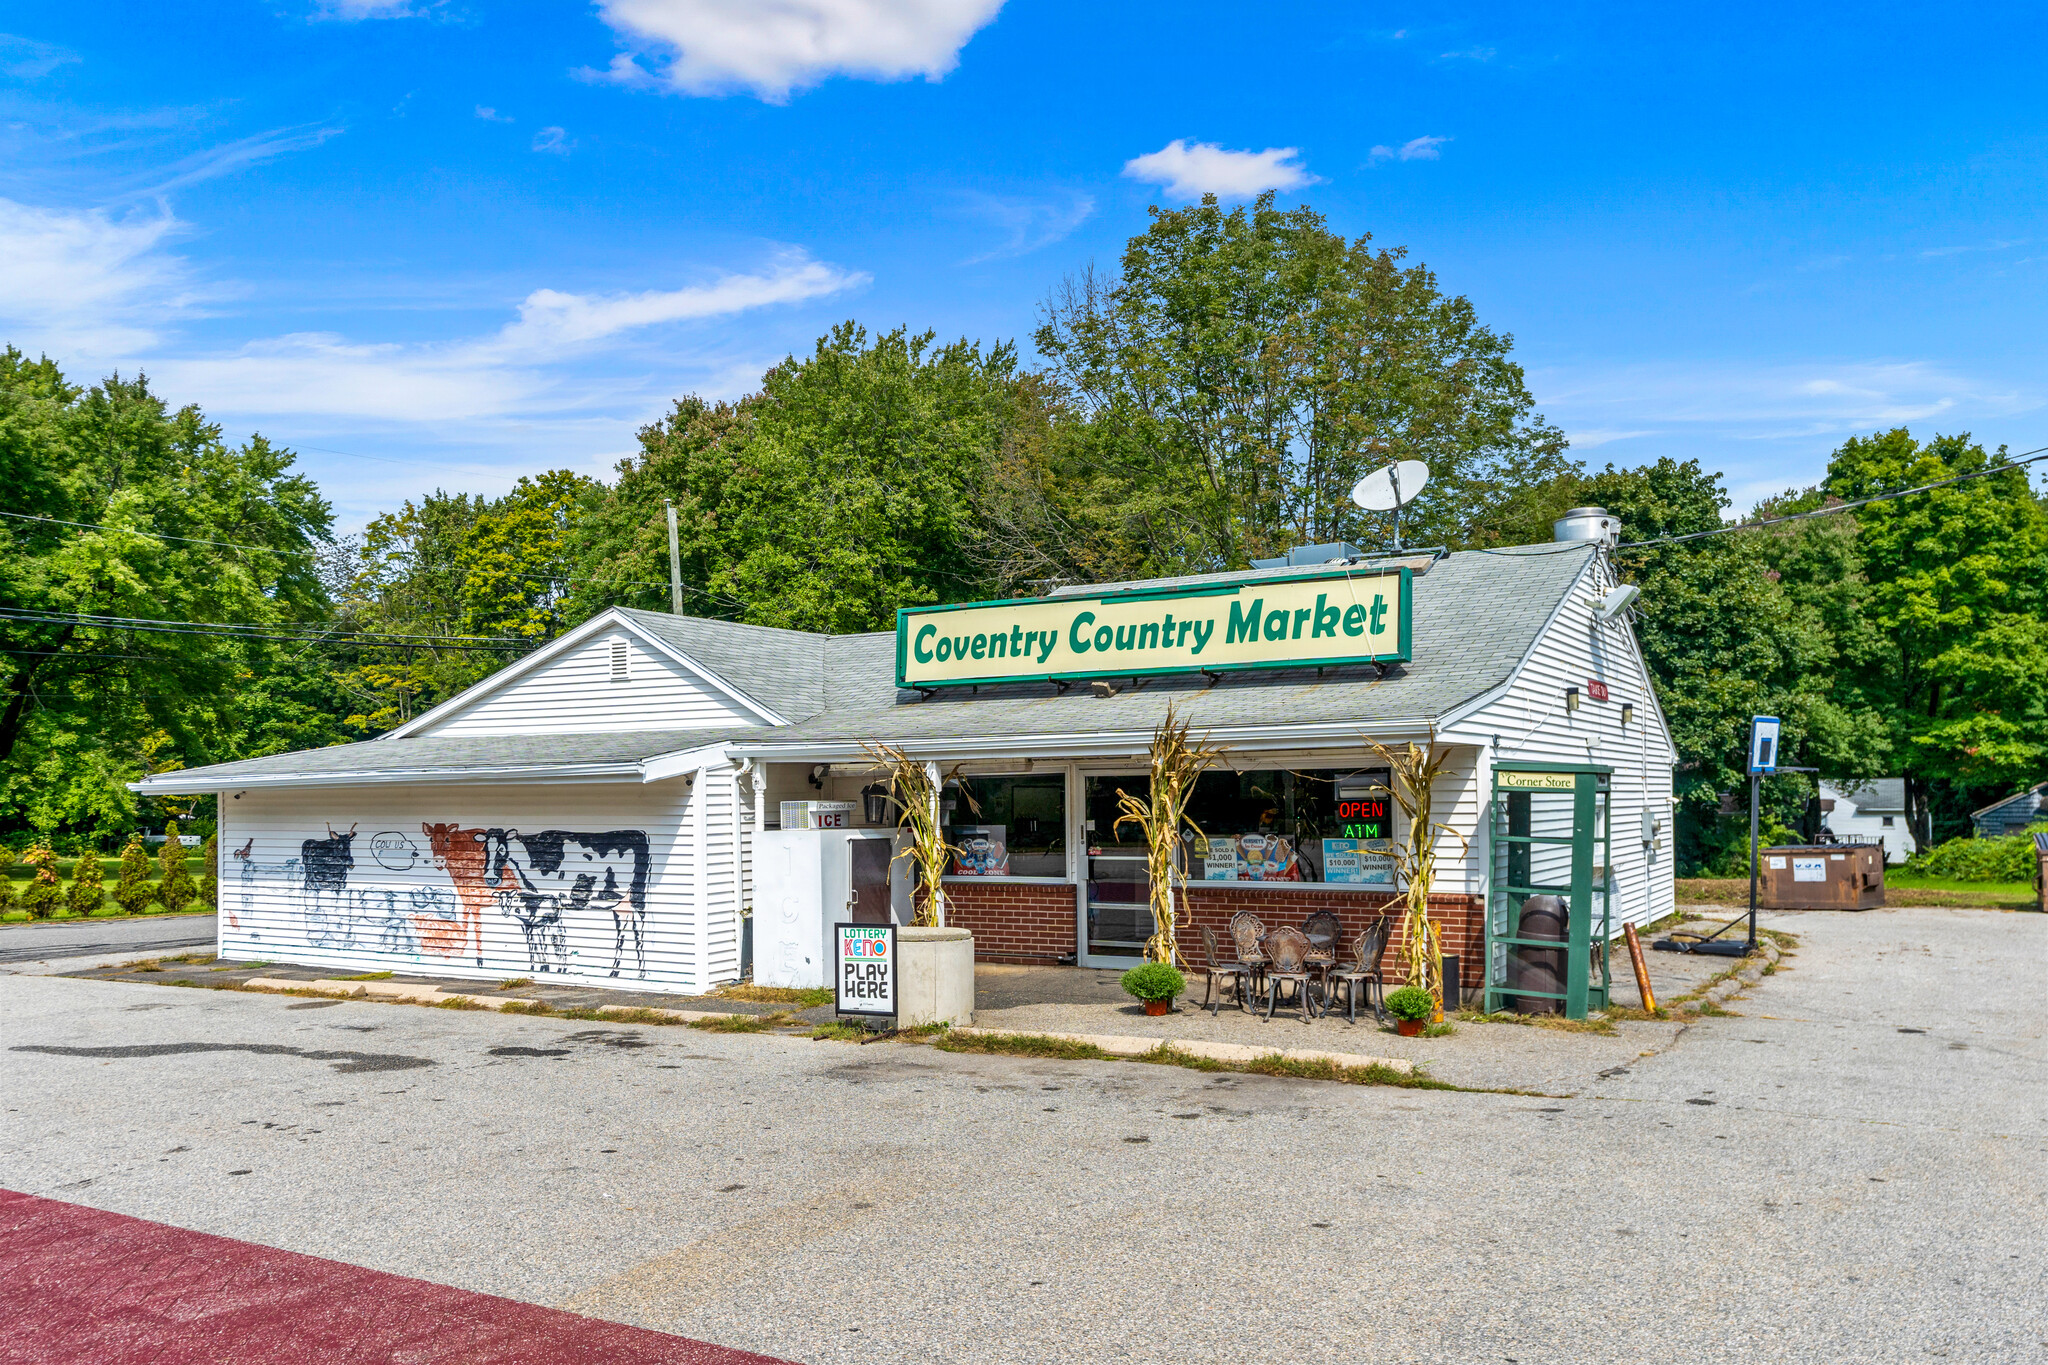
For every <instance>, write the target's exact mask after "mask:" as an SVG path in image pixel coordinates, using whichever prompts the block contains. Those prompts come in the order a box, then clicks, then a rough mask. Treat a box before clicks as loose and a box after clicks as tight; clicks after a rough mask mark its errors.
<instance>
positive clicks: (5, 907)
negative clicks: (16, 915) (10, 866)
mask: <svg viewBox="0 0 2048 1365" xmlns="http://www.w3.org/2000/svg"><path fill="white" fill-rule="evenodd" d="M16 908H17V907H16V906H15V903H14V878H12V877H6V876H0V915H8V914H12V913H13V912H14V911H15V909H16Z"/></svg>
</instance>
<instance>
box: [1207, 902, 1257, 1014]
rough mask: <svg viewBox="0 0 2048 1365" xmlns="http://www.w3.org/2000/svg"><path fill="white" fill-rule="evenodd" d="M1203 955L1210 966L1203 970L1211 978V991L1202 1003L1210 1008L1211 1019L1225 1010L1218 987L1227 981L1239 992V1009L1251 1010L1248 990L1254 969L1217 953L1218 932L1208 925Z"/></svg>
mask: <svg viewBox="0 0 2048 1365" xmlns="http://www.w3.org/2000/svg"><path fill="white" fill-rule="evenodd" d="M1202 954H1203V957H1204V959H1205V961H1206V962H1207V964H1208V965H1207V966H1205V967H1204V968H1203V969H1202V970H1203V971H1204V972H1206V973H1207V974H1208V977H1209V990H1208V993H1207V994H1206V995H1204V996H1203V997H1202V1003H1203V1004H1204V1005H1206V1006H1208V1008H1209V1015H1210V1017H1211V1018H1214V1017H1215V1015H1216V1012H1217V1011H1218V1010H1220V1009H1222V1008H1223V1002H1222V1000H1220V999H1218V998H1217V994H1216V987H1217V985H1218V984H1219V983H1221V982H1226V981H1227V982H1229V983H1230V984H1231V986H1232V987H1233V988H1234V989H1235V990H1236V991H1237V1007H1238V1008H1239V1009H1241V1010H1249V1009H1250V1008H1251V1000H1250V997H1249V995H1248V994H1247V990H1248V988H1249V986H1250V984H1251V979H1252V975H1253V972H1252V969H1251V967H1250V965H1249V964H1247V963H1243V962H1239V961H1236V960H1235V959H1232V958H1225V957H1223V956H1222V955H1221V954H1219V953H1218V952H1217V951H1216V931H1215V930H1214V929H1211V928H1210V927H1209V926H1208V925H1206V924H1205V925H1203V926H1202Z"/></svg>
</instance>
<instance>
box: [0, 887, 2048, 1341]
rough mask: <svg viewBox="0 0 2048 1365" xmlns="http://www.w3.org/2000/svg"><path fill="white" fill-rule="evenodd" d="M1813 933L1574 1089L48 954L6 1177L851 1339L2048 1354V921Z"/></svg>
mask: <svg viewBox="0 0 2048 1365" xmlns="http://www.w3.org/2000/svg"><path fill="white" fill-rule="evenodd" d="M1788 927H1791V928H1793V929H1794V931H1795V932H1797V933H1798V934H1799V935H1800V936H1801V939H1802V943H1801V947H1800V950H1799V952H1798V954H1797V955H1796V956H1795V957H1794V958H1792V959H1791V960H1790V962H1788V963H1787V964H1786V965H1787V968H1788V969H1787V970H1783V971H1780V972H1778V973H1777V974H1775V975H1773V976H1771V977H1768V978H1766V979H1765V981H1764V982H1763V984H1762V985H1761V986H1760V987H1759V988H1758V989H1757V990H1755V991H1754V992H1752V993H1751V994H1750V995H1749V996H1748V997H1746V998H1744V999H1741V1000H1738V1001H1736V1002H1734V1003H1733V1004H1732V1005H1731V1006H1730V1008H1731V1009H1732V1010H1734V1011H1736V1012H1737V1013H1736V1014H1735V1015H1734V1016H1732V1017H1726V1018H1707V1019H1702V1020H1700V1021H1698V1022H1696V1023H1694V1024H1692V1025H1690V1026H1689V1027H1686V1028H1684V1029H1683V1030H1682V1031H1679V1032H1678V1035H1677V1036H1676V1037H1675V1038H1674V1039H1673V1040H1672V1041H1671V1042H1670V1043H1669V1044H1668V1045H1666V1046H1663V1047H1661V1048H1659V1049H1655V1050H1654V1055H1652V1056H1648V1057H1640V1058H1637V1059H1636V1060H1635V1061H1633V1062H1632V1063H1630V1064H1628V1065H1625V1066H1621V1067H1618V1068H1617V1067H1614V1066H1612V1065H1611V1064H1603V1065H1602V1066H1601V1067H1599V1068H1598V1069H1597V1070H1596V1069H1594V1068H1592V1067H1591V1066H1590V1065H1588V1066H1587V1067H1586V1068H1585V1069H1584V1075H1583V1080H1582V1081H1581V1082H1579V1083H1575V1084H1574V1085H1572V1086H1568V1087H1563V1088H1560V1089H1558V1090H1557V1094H1558V1095H1559V1096H1560V1097H1559V1098H1536V1097H1528V1096H1518V1095H1506V1094H1485V1093H1446V1092H1436V1091H1418V1090H1404V1089H1388V1088H1376V1087H1374V1088H1368V1087H1353V1086H1340V1085H1332V1084H1322V1083H1313V1082H1301V1081H1293V1080H1285V1079H1277V1078H1267V1077H1258V1076H1246V1075H1237V1074H1223V1075H1212V1074H1204V1073H1200V1072H1193V1071H1185V1070H1180V1069H1177V1068H1169V1067H1157V1066H1147V1065H1143V1064H1139V1063H1127V1062H1057V1061H1043V1060H1020V1059H1011V1058H1003V1057H993V1056H971V1055H950V1054H945V1053H940V1052H936V1051H934V1050H932V1049H929V1048H923V1047H913V1046H907V1045H900V1044H886V1043H885V1044H875V1045H872V1046H868V1047H856V1046H854V1045H851V1044H844V1043H813V1042H809V1041H806V1040H802V1039H797V1038H791V1037H784V1036H767V1035H751V1036H750V1035H715V1034H703V1033H698V1032H695V1031H691V1030H686V1029H681V1028H657V1027H639V1026H628V1025H617V1026H613V1025H600V1024H593V1023H590V1022H579V1021H569V1020H551V1019H546V1018H531V1017H512V1016H500V1015H495V1014H481V1013H458V1012H452V1011H443V1010H429V1009H421V1008H416V1007H411V1006H402V1005H387V1004H374V1003H368V1002H328V1001H312V1000H294V999H289V998H285V997H263V996H255V995H246V994H235V993H229V992H212V991H200V990H193V989H177V988H171V987H165V986H142V985H132V984H117V983H110V982H99V981H81V980H67V979H61V978H52V977H46V976H26V975H22V976H8V977H4V978H0V1023H4V1031H5V1034H6V1044H5V1045H6V1047H8V1048H9V1049H10V1051H9V1052H8V1053H7V1056H6V1066H5V1068H4V1071H0V1101H4V1111H5V1112H4V1113H0V1149H4V1151H5V1154H6V1156H5V1159H6V1171H7V1175H6V1178H5V1179H4V1180H0V1184H4V1185H5V1186H7V1187H9V1188H12V1189H16V1190H20V1191H24V1192H28V1193H33V1194H38V1195H44V1196H48V1197H51V1198H55V1199H60V1200H68V1201H72V1202H76V1203H81V1204H86V1205H90V1206H93V1207H96V1208H100V1209H105V1210H109V1211H112V1212H117V1213H124V1214H129V1215H133V1216H136V1217H141V1218H147V1219H153V1220H157V1221H160V1222H165V1223H170V1224H174V1225H176V1226H179V1227H183V1228H190V1229H195V1230H199V1231H204V1232H210V1233H218V1234H222V1235H225V1236H231V1237H237V1238H243V1239H248V1240H251V1241H254V1242H258V1243H262V1244H265V1245H268V1246H274V1247H278V1248H282V1249H285V1250H290V1251H298V1252H304V1253H309V1254H313V1255H319V1256H326V1257H333V1258H337V1259H340V1260H343V1261H348V1262H351V1263H354V1264H357V1265H361V1266H364V1267H368V1268H372V1269H377V1270H383V1271H389V1272H393V1273H398V1274H404V1275H410V1276H416V1277H419V1278H422V1279H427V1280H432V1281H436V1282H439V1283H443V1284H448V1285H454V1286H458V1287H461V1288H467V1289H475V1290H480V1291H484V1292H489V1293H495V1294H501V1295H506V1296H509V1297H513V1298H519V1299H524V1300H527V1301H530V1302H534V1303H539V1304H546V1305H551V1306H556V1307H566V1308H569V1309H572V1310H575V1311H578V1312H582V1313H587V1314H591V1315H595V1316H599V1317H604V1318H610V1319H614V1320H617V1321H620V1322H625V1323H630V1324H635V1325H639V1326H645V1327H651V1328H657V1329H660V1330H663V1331H669V1332H676V1333H681V1334H683V1335H687V1336H690V1337H696V1338H702V1339H705V1340H709V1341H714V1342H719V1343H722V1344H725V1345H729V1346H735V1347H742V1348H745V1349H749V1350H755V1351H761V1352H764V1353H766V1354H769V1355H773V1356H779V1357H784V1358H787V1359H790V1360H797V1361H807V1362H818V1363H820V1365H822V1363H823V1362H840V1361H845V1362H855V1361H861V1362H870V1361H920V1362H922V1361H947V1362H951V1361H960V1362H969V1361H973V1362H983V1361H986V1362H1007V1361H1017V1360H1025V1359H1055V1358H1056V1359H1071V1360H1134V1361H1151V1360H1159V1361H1167V1360H1173V1361H1180V1360H1188V1359H1200V1360H1207V1359H1213V1358H1223V1357H1232V1358H1245V1359H1253V1360H1261V1361H1269V1360H1270V1361H1277V1360H1297V1359H1298V1360H1311V1361H1319V1360H1330V1361H1336V1360H1346V1361H1348V1360H1356V1359H1375V1360H1397V1361H1444V1362H1459V1363H1460V1365H1463V1363H1464V1362H1473V1361H1490V1360H1492V1361H1498V1360H1511V1361H1514V1362H1517V1365H1536V1363H1537V1362H1552V1361H1556V1362H1565V1361H1572V1362H1579V1361H1584V1360H1588V1359H1593V1360H1625V1359H1637V1358H1663V1359H1671V1360H1685V1361H1719V1360H1727V1361H1737V1360H1740V1361H1749V1360H1756V1361H1870V1360H1920V1359H1928V1360H1943V1361H1984V1362H2013V1361H2048V1291H2044V1283H2048V1281H2044V1274H2048V1249H2044V1248H2048V1239H2044V1238H2043V1237H2042V1236H2041V1229H2042V1227H2043V1226H2044V1225H2048V1159H2044V1157H2048V1085H2044V1082H2048V1046H2044V1040H2043V1029H2042V1023H2041V991H2040V985H2041V981H2042V980H2043V968H2044V967H2048V920H2043V919H2042V918H2040V917H2036V916H2029V915H2013V914H1998V913H1991V912H1981V911H1943V910H1921V911H1913V910H1896V911H1879V912H1870V913H1866V914H1862V915H1848V914H1827V915H1822V914H1813V915H1807V916H1803V917H1800V920H1799V922H1798V923H1797V924H1794V925H1789V926H1788ZM1471 1027H1473V1028H1478V1029H1485V1030H1491V1029H1494V1028H1505V1026H1496V1025H1480V1026H1471ZM1517 1032H1521V1031H1519V1030H1518V1031H1517ZM1577 1037H1578V1036H1576V1035H1570V1034H1559V1035H1556V1039H1557V1044H1558V1046H1564V1047H1569V1046H1571V1045H1572V1044H1573V1042H1574V1041H1575V1039H1576V1038H1577ZM1587 1041H1588V1042H1594V1041H1597V1042H1599V1043H1600V1044H1601V1045H1602V1047H1603V1048H1609V1049H1611V1043H1612V1040H1611V1039H1588V1040H1587ZM1593 1055H1594V1051H1593V1049H1591V1048H1589V1049H1588V1053H1587V1057H1588V1059H1589V1062H1590V1060H1591V1059H1592V1057H1593ZM1599 1055H1600V1056H1601V1057H1605V1056H1606V1055H1607V1053H1606V1052H1605V1051H1602V1052H1600V1054H1599ZM1603 1071H1604V1072H1606V1073H1608V1074H1605V1075H1602V1074H1600V1072H1603Z"/></svg>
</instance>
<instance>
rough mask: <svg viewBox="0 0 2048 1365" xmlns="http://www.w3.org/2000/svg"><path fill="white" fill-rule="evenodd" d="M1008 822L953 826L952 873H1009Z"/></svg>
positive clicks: (976, 874)
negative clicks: (1003, 823)
mask: <svg viewBox="0 0 2048 1365" xmlns="http://www.w3.org/2000/svg"><path fill="white" fill-rule="evenodd" d="M1009 832H1010V827H1009V826H1008V825H956V826H954V829H953V875H954V876H956V877H1007V876H1009V875H1010V842H1009Z"/></svg>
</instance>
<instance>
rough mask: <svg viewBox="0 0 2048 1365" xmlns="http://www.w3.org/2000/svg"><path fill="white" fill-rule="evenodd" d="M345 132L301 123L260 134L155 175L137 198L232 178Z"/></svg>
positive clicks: (198, 153) (319, 125)
mask: <svg viewBox="0 0 2048 1365" xmlns="http://www.w3.org/2000/svg"><path fill="white" fill-rule="evenodd" d="M342 131H343V130H342V129H340V128H335V127H331V126H325V125H321V124H313V123H302V124H299V125H297V126H296V127H291V128H273V129H271V130H270V131H269V132H267V133H257V134H255V135H254V136H253V137H245V138H242V139H241V140H240V141H238V142H230V143H228V144H227V145H226V146H223V147H210V148H208V149H207V150H206V151H203V152H195V153H193V154H192V155H191V156H188V157H186V158H184V159H183V160H182V161H176V162H173V163H172V164H171V165H170V166H168V167H166V168H165V169H163V170H161V171H157V172H154V173H153V174H152V176H151V178H150V179H149V180H148V181H147V182H146V184H145V187H144V188H141V189H139V190H137V191H136V197H142V196H148V197H155V196H157V195H163V194H169V193H170V192H171V191H172V190H181V189H184V188H185V187H186V186H187V185H196V184H198V183H199V182H200V181H202V180H212V179H214V178H216V177H218V176H223V175H232V174H234V173H235V172H236V171H239V170H242V169H243V168H244V167H248V166H255V165H259V164H261V163H262V162H265V161H270V160H273V159H275V158H277V157H280V156H285V155H288V154H289V153H292V152H302V151H305V150H307V149H308V148H311V147H318V146H319V145H320V144H321V143H323V142H325V141H327V139H329V138H331V137H339V136H341V134H342Z"/></svg>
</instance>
